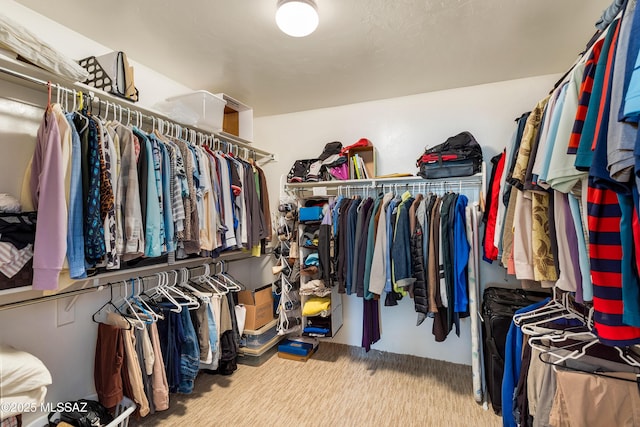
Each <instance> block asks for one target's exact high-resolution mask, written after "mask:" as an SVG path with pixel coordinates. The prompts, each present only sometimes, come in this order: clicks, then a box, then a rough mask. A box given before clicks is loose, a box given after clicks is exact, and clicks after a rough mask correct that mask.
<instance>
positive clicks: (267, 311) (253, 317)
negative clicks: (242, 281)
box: [238, 285, 273, 330]
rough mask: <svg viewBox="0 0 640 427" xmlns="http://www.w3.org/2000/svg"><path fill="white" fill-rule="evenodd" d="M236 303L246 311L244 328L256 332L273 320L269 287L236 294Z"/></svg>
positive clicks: (271, 294) (271, 295)
mask: <svg viewBox="0 0 640 427" xmlns="http://www.w3.org/2000/svg"><path fill="white" fill-rule="evenodd" d="M238 303H240V304H242V305H244V307H245V308H246V309H247V318H246V320H245V322H244V328H245V329H249V330H256V329H258V328H261V327H263V326H264V325H266V324H267V323H269V322H270V321H272V320H273V293H272V292H271V285H268V286H266V287H263V288H258V289H256V290H255V291H240V292H238Z"/></svg>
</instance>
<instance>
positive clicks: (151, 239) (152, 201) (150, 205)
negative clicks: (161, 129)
mask: <svg viewBox="0 0 640 427" xmlns="http://www.w3.org/2000/svg"><path fill="white" fill-rule="evenodd" d="M133 133H134V134H135V135H136V136H137V137H138V139H139V140H140V149H141V150H145V151H146V153H147V158H148V159H153V148H152V147H151V141H149V138H147V136H146V135H145V134H144V133H142V132H140V130H139V129H138V128H136V127H134V128H133ZM145 178H146V182H144V181H143V182H141V183H140V185H146V186H147V216H146V219H145V227H144V231H145V236H144V255H145V256H146V257H159V256H160V255H162V242H163V238H162V233H161V232H160V227H161V224H162V222H163V218H162V215H161V214H160V204H159V203H158V200H159V199H158V197H159V196H158V187H157V184H156V173H155V171H154V169H153V168H147V176H146V177H143V180H144V179H145Z"/></svg>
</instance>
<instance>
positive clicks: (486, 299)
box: [482, 287, 549, 415]
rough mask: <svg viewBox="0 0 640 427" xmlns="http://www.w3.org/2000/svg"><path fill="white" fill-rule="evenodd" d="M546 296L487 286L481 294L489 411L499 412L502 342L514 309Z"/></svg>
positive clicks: (503, 351) (503, 355)
mask: <svg viewBox="0 0 640 427" xmlns="http://www.w3.org/2000/svg"><path fill="white" fill-rule="evenodd" d="M547 296H549V295H548V294H547V293H544V292H533V291H525V290H523V289H507V288H497V287H489V288H486V289H485V290H484V293H483V296H482V320H483V323H484V328H483V342H484V366H485V377H486V382H487V393H488V394H489V399H490V401H491V406H492V407H493V411H494V412H495V413H496V414H498V415H500V414H501V412H502V375H503V373H504V357H505V342H506V340H507V332H509V327H510V326H511V320H512V319H513V315H514V313H515V312H516V310H519V309H520V308H523V307H527V306H529V305H531V304H533V303H536V302H538V301H540V300H542V299H544V298H546V297H547Z"/></svg>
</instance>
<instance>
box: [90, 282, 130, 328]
mask: <svg viewBox="0 0 640 427" xmlns="http://www.w3.org/2000/svg"><path fill="white" fill-rule="evenodd" d="M109 291H110V292H111V297H110V298H109V301H107V302H105V303H104V304H103V305H102V307H100V308H99V309H98V310H96V312H95V313H93V314H92V315H91V319H92V320H93V321H94V322H95V323H102V322H100V321H98V320H96V315H98V314H99V313H100V312H101V311H102V310H103V309H105V308H109V307H110V308H113V309H114V310H115V311H114V312H115V313H118V314H119V315H120V316H122V317H123V318H124V319H125V320H126V321H127V324H128V325H129V327H128V328H127V330H130V329H132V328H133V324H131V322H130V321H129V319H128V318H127V316H125V315H124V314H123V313H122V312H121V311H120V309H118V307H117V306H116V305H115V304H114V303H113V284H111V283H110V284H109Z"/></svg>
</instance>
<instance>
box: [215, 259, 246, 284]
mask: <svg viewBox="0 0 640 427" xmlns="http://www.w3.org/2000/svg"><path fill="white" fill-rule="evenodd" d="M219 275H221V276H222V278H223V279H224V280H225V282H226V283H227V285H231V286H228V289H229V290H230V291H236V292H238V291H242V290H244V289H245V287H244V285H243V284H241V283H240V282H238V281H237V280H236V279H235V278H234V277H233V276H231V275H230V274H229V273H228V272H227V262H226V261H224V260H222V261H220V273H219Z"/></svg>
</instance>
